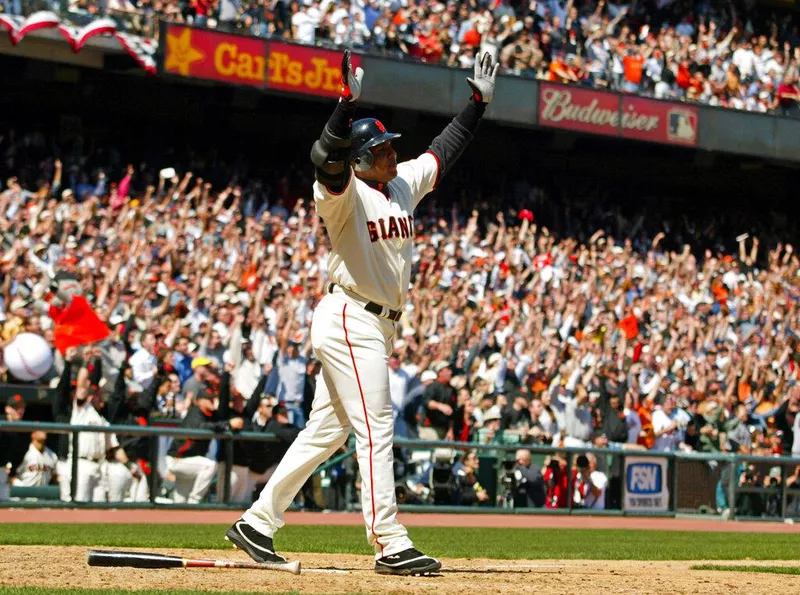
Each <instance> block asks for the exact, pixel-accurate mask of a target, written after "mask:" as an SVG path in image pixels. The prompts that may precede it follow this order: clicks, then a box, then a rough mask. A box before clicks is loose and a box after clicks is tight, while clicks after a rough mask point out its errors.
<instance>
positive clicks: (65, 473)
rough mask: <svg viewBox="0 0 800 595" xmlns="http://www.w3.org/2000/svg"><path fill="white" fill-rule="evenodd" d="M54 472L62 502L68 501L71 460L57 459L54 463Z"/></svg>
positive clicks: (69, 499) (69, 497)
mask: <svg viewBox="0 0 800 595" xmlns="http://www.w3.org/2000/svg"><path fill="white" fill-rule="evenodd" d="M56 473H57V474H58V491H59V494H60V496H61V501H62V502H70V501H71V500H72V498H71V496H70V483H71V481H72V461H71V460H70V459H67V460H66V461H62V460H61V459H59V460H58V462H57V463H56Z"/></svg>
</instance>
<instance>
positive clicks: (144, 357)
mask: <svg viewBox="0 0 800 595" xmlns="http://www.w3.org/2000/svg"><path fill="white" fill-rule="evenodd" d="M141 344H142V346H141V348H140V349H139V350H138V351H137V352H136V353H134V354H133V355H132V356H131V358H130V360H128V363H129V364H130V366H131V372H133V379H134V380H135V381H136V382H138V383H139V384H140V385H141V387H142V388H143V389H147V388H149V387H150V385H151V384H152V383H153V379H154V378H155V374H156V368H157V366H158V358H156V356H155V354H154V353H153V350H154V349H155V347H156V336H155V334H153V333H151V332H146V333H144V335H143V336H142V342H141Z"/></svg>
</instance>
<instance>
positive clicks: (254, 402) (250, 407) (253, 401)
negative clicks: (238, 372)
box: [244, 374, 267, 419]
mask: <svg viewBox="0 0 800 595" xmlns="http://www.w3.org/2000/svg"><path fill="white" fill-rule="evenodd" d="M265 386H267V375H266V374H262V375H261V378H259V379H258V384H257V385H256V389H255V390H254V391H253V394H252V395H250V398H249V399H248V400H247V405H245V407H244V416H245V419H252V418H253V415H255V413H256V410H257V409H258V404H259V403H260V402H261V395H263V394H264V387H265Z"/></svg>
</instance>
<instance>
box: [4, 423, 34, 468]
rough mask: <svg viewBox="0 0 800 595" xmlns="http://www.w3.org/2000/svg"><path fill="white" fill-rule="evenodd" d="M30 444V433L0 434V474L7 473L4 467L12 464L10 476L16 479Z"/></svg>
mask: <svg viewBox="0 0 800 595" xmlns="http://www.w3.org/2000/svg"><path fill="white" fill-rule="evenodd" d="M0 419H3V418H0ZM3 421H5V420H3ZM30 443H31V433H30V432H0V473H5V469H4V467H5V466H6V464H7V463H11V473H10V474H9V475H10V477H14V475H16V472H17V467H19V464H20V463H21V462H22V459H23V458H24V457H25V453H26V452H28V445H29V444H30Z"/></svg>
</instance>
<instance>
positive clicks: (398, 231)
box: [367, 215, 414, 242]
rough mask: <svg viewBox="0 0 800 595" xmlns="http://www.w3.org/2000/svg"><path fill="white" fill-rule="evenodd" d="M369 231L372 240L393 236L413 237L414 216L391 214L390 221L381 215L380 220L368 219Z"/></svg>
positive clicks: (386, 238)
mask: <svg viewBox="0 0 800 595" xmlns="http://www.w3.org/2000/svg"><path fill="white" fill-rule="evenodd" d="M367 232H368V233H369V239H370V241H371V242H377V241H378V240H390V239H392V238H403V239H405V238H413V237H414V217H412V216H411V215H408V216H407V217H395V216H394V215H390V216H389V220H388V223H387V221H386V219H384V218H383V217H381V218H380V219H378V222H377V223H376V222H375V221H367Z"/></svg>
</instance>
